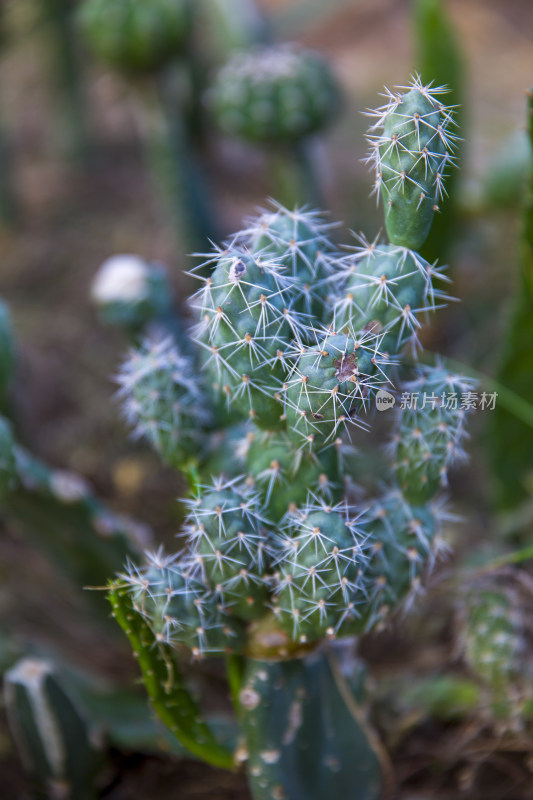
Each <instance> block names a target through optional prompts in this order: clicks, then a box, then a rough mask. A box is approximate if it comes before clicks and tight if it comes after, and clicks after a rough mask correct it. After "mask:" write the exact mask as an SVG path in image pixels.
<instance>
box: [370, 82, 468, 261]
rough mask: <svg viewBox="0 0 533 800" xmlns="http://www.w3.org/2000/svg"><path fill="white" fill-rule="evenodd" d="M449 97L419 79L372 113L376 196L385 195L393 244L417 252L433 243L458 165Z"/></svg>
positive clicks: (389, 95)
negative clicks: (451, 168) (449, 173)
mask: <svg viewBox="0 0 533 800" xmlns="http://www.w3.org/2000/svg"><path fill="white" fill-rule="evenodd" d="M402 90H405V91H402ZM445 91H446V89H445V88H443V87H432V86H431V85H429V86H424V85H423V84H422V83H421V81H420V79H419V78H415V79H413V81H412V83H411V85H410V86H407V87H399V89H398V90H397V91H396V92H391V91H389V90H387V98H388V102H387V103H386V104H385V105H384V106H382V107H381V108H378V109H377V110H376V111H374V112H371V116H375V117H377V121H376V123H375V124H374V125H373V126H372V127H371V128H370V132H371V135H370V136H369V137H368V138H369V140H370V143H371V151H370V154H369V157H368V161H369V162H370V163H371V164H372V165H373V166H374V168H375V172H376V183H375V187H374V190H375V192H376V194H377V195H378V196H379V194H380V193H381V194H382V195H383V204H384V208H385V225H386V228H387V233H388V235H389V238H390V240H391V242H392V243H393V244H396V245H401V246H402V247H408V248H410V249H412V250H418V249H419V248H420V247H421V246H422V245H423V244H424V242H425V240H426V238H427V235H428V233H429V229H430V228H431V223H432V221H433V215H434V213H435V211H438V204H439V202H440V200H441V198H442V197H443V196H444V195H445V189H444V179H445V173H446V169H447V167H448V165H451V164H453V162H454V158H453V152H454V149H455V143H456V141H457V136H455V135H454V134H453V133H452V132H451V131H450V128H451V127H452V126H453V124H454V123H453V109H451V108H448V107H446V106H444V105H443V104H442V103H441V102H440V100H438V96H439V95H440V94H441V93H442V92H445ZM375 131H378V132H379V133H378V134H377V135H375V134H374V132H375Z"/></svg>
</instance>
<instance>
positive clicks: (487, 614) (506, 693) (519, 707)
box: [458, 572, 533, 732]
mask: <svg viewBox="0 0 533 800" xmlns="http://www.w3.org/2000/svg"><path fill="white" fill-rule="evenodd" d="M509 577H510V576H509V575H508V574H507V575H506V574H505V573H504V574H503V575H498V573H497V572H496V573H494V574H489V575H487V576H485V577H484V578H481V579H478V580H477V581H475V582H474V583H473V584H472V585H470V586H469V587H468V590H467V591H466V592H465V593H464V594H463V596H462V600H463V602H462V606H461V609H460V611H459V613H458V621H459V622H458V640H459V645H460V650H461V652H462V654H463V658H464V661H465V663H466V665H467V667H468V669H469V670H470V672H471V674H472V675H473V676H474V677H475V678H476V679H477V681H478V683H479V686H480V689H481V698H480V707H481V710H482V712H483V715H484V717H485V719H486V720H488V721H489V722H490V723H491V724H492V725H493V726H494V727H496V728H497V729H498V730H500V731H501V732H511V731H513V730H514V731H515V732H516V730H520V729H522V728H523V727H524V726H525V724H526V722H527V721H528V720H529V719H530V718H531V704H532V701H533V682H532V675H531V668H530V666H529V655H530V644H529V636H528V630H527V623H526V613H527V612H526V609H527V607H528V604H529V603H530V602H531V595H530V590H529V588H528V589H527V590H525V589H524V586H523V585H521V582H520V580H519V579H518V580H515V581H511V580H509ZM513 577H518V578H519V576H517V575H514V576H513Z"/></svg>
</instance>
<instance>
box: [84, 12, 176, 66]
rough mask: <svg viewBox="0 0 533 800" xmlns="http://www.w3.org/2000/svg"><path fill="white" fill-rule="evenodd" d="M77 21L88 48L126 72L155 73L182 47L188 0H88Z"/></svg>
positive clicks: (103, 59) (107, 62) (104, 60)
mask: <svg viewBox="0 0 533 800" xmlns="http://www.w3.org/2000/svg"><path fill="white" fill-rule="evenodd" d="M79 23H80V25H81V28H82V30H83V33H84V35H85V38H86V40H87V42H88V44H89V45H90V47H91V50H92V51H93V52H94V53H95V55H97V57H98V58H99V59H100V60H101V61H103V62H104V63H105V64H108V65H109V66H111V67H113V68H115V69H118V70H120V71H123V72H126V73H134V74H138V73H141V74H142V73H146V72H155V71H157V70H158V69H159V68H160V67H161V66H162V65H164V64H165V63H167V62H168V60H169V59H172V58H174V57H175V56H176V54H177V53H180V51H181V52H182V51H183V50H184V49H185V45H186V42H187V38H188V36H189V35H190V31H191V7H190V4H189V2H188V0H178V2H175V0H157V3H153V4H150V6H147V5H146V3H143V2H142V0H126V2H124V0H120V2H117V0H114V1H112V2H109V0H89V1H88V2H84V3H83V5H82V7H81V9H80V13H79Z"/></svg>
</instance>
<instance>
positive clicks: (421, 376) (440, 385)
mask: <svg viewBox="0 0 533 800" xmlns="http://www.w3.org/2000/svg"><path fill="white" fill-rule="evenodd" d="M474 387H475V381H472V380H471V379H469V378H466V377H464V376H459V375H454V374H453V373H451V372H450V371H449V370H447V369H445V367H444V366H442V365H440V364H438V365H436V366H434V367H431V366H421V367H419V368H418V377H416V378H415V379H414V380H412V381H410V382H408V383H406V384H404V385H403V387H402V389H403V394H402V396H403V397H404V398H406V410H407V412H408V413H403V414H400V416H399V417H398V425H397V428H396V431H395V433H394V435H393V437H392V440H391V442H390V445H389V453H390V455H391V456H392V458H393V469H394V470H395V473H396V479H397V481H398V485H399V486H400V488H401V490H402V492H403V494H404V496H405V497H406V498H407V499H408V500H409V501H410V502H412V503H417V504H422V503H425V502H427V501H428V500H429V499H431V498H432V497H433V496H434V495H435V494H436V493H437V492H438V491H439V489H440V488H441V487H445V486H446V485H447V473H448V467H449V466H450V465H451V464H453V463H456V462H457V461H460V460H462V459H464V458H465V457H466V455H465V453H464V451H463V449H462V443H463V441H464V439H465V437H466V430H465V425H464V420H465V415H466V413H467V411H468V398H469V396H470V395H471V393H472V390H473V388H474Z"/></svg>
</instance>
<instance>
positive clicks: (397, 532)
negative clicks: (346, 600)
mask: <svg viewBox="0 0 533 800" xmlns="http://www.w3.org/2000/svg"><path fill="white" fill-rule="evenodd" d="M445 518H446V512H445V510H444V508H443V507H442V505H441V504H439V503H433V504H430V505H426V506H412V505H410V504H409V503H408V502H407V501H406V500H405V498H404V497H403V495H402V493H401V492H399V491H397V490H390V491H388V492H387V493H385V494H384V495H382V496H381V497H378V498H376V499H375V500H373V501H372V502H371V503H370V505H369V507H368V509H367V510H366V511H365V513H364V515H363V518H362V520H361V526H362V527H363V529H364V530H365V531H366V533H367V537H368V538H367V542H366V544H367V548H368V549H367V555H368V564H367V568H366V569H365V577H366V579H367V581H368V583H367V592H368V599H367V602H366V604H365V606H364V608H363V609H361V615H360V617H359V619H352V620H347V621H346V629H348V630H351V631H352V632H353V633H360V632H361V631H364V630H366V629H372V628H374V627H375V626H376V625H380V624H382V623H383V622H385V621H386V620H387V619H388V617H389V615H390V614H391V612H393V611H395V610H397V609H398V608H400V607H401V606H402V605H403V606H404V607H405V604H409V603H410V602H411V601H412V600H413V599H414V598H415V597H416V596H417V595H418V594H419V593H420V591H421V589H422V578H423V576H424V573H425V572H426V571H428V570H429V569H431V567H432V566H433V564H434V563H435V561H436V558H437V556H438V555H439V553H440V552H441V551H442V550H445V549H446V545H445V543H444V541H443V539H442V535H441V528H442V525H441V521H442V520H444V519H445Z"/></svg>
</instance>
